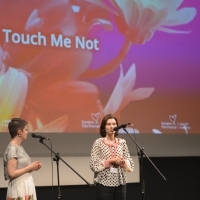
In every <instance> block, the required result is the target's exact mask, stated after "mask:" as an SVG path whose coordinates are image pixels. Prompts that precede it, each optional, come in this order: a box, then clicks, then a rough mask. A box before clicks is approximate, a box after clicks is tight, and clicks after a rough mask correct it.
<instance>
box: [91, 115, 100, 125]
mask: <svg viewBox="0 0 200 200" xmlns="http://www.w3.org/2000/svg"><path fill="white" fill-rule="evenodd" d="M91 117H92V119H93V120H94V121H95V122H96V123H97V124H98V123H99V122H98V121H99V113H92V114H91Z"/></svg>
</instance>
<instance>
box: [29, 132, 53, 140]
mask: <svg viewBox="0 0 200 200" xmlns="http://www.w3.org/2000/svg"><path fill="white" fill-rule="evenodd" d="M31 136H32V137H33V138H39V139H41V140H49V138H47V137H44V136H41V135H38V134H36V133H32V134H31Z"/></svg>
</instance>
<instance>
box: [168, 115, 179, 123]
mask: <svg viewBox="0 0 200 200" xmlns="http://www.w3.org/2000/svg"><path fill="white" fill-rule="evenodd" d="M176 118H177V115H169V120H170V121H171V122H172V124H173V125H176Z"/></svg>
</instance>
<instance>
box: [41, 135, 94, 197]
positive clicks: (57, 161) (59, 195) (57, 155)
mask: <svg viewBox="0 0 200 200" xmlns="http://www.w3.org/2000/svg"><path fill="white" fill-rule="evenodd" d="M44 139H45V138H41V139H40V140H39V142H40V143H42V144H43V145H44V146H46V147H47V148H48V149H49V150H50V151H51V152H52V153H53V154H54V155H55V157H54V158H53V160H54V161H56V164H57V177H58V199H60V198H61V192H60V178H59V160H61V161H62V162H63V163H65V165H67V166H68V167H69V168H70V169H71V170H72V171H73V172H74V173H75V174H76V175H78V176H79V177H80V178H81V179H82V180H83V181H84V182H85V183H87V185H89V186H91V187H92V185H91V184H90V183H89V182H88V181H86V180H85V179H84V178H83V177H82V176H81V175H80V174H79V173H78V172H76V171H75V170H74V169H73V168H72V167H71V166H70V165H69V164H68V163H66V162H65V161H64V160H63V159H62V158H61V157H60V156H59V153H55V152H54V151H53V150H52V148H50V147H49V146H48V145H46V144H45V143H44V141H43V140H44Z"/></svg>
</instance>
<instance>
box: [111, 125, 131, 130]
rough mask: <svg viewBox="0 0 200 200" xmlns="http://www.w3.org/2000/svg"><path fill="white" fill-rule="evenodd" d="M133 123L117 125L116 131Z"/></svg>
mask: <svg viewBox="0 0 200 200" xmlns="http://www.w3.org/2000/svg"><path fill="white" fill-rule="evenodd" d="M130 124H131V123H127V124H122V125H120V126H117V127H115V128H113V130H114V131H118V130H119V129H121V128H126V127H127V126H128V125H130Z"/></svg>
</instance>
